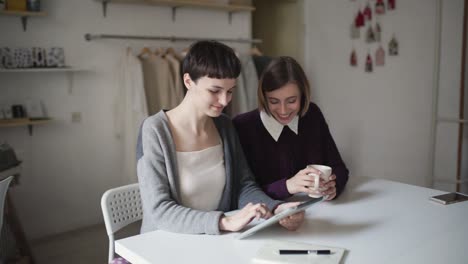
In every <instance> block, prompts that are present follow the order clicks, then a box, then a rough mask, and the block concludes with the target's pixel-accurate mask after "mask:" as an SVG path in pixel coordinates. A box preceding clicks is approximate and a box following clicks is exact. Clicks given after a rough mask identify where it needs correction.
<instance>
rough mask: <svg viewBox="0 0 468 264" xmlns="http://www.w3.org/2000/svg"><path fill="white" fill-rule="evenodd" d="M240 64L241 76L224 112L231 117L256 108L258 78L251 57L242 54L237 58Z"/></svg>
mask: <svg viewBox="0 0 468 264" xmlns="http://www.w3.org/2000/svg"><path fill="white" fill-rule="evenodd" d="M239 60H240V61H241V64H242V68H241V69H242V70H241V74H240V75H239V77H238V78H237V85H236V88H235V89H234V93H233V96H232V101H231V103H230V106H229V107H228V109H227V110H226V113H227V114H228V115H230V116H231V117H235V116H237V115H238V114H241V113H245V112H248V111H251V110H254V109H255V108H257V88H258V76H257V72H256V69H255V64H254V61H253V58H252V56H250V55H248V54H243V55H240V56H239Z"/></svg>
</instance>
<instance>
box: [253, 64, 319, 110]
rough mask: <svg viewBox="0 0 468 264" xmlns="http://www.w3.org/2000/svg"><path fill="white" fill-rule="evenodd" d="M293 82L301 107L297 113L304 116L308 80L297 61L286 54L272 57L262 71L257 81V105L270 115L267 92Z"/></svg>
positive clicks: (307, 106) (308, 94)
mask: <svg viewBox="0 0 468 264" xmlns="http://www.w3.org/2000/svg"><path fill="white" fill-rule="evenodd" d="M289 83H294V84H296V85H297V87H298V88H299V92H300V94H301V108H300V110H299V115H300V116H304V115H305V114H306V113H307V110H309V101H310V86H309V81H308V80H307V77H306V75H305V73H304V70H303V69H302V67H301V65H299V63H298V62H297V61H296V60H295V59H293V58H291V57H287V56H282V57H278V58H275V59H273V60H272V61H271V62H270V64H268V66H267V68H266V69H265V70H264V71H263V73H262V76H261V77H260V81H259V83H258V90H257V93H258V106H259V108H260V109H261V110H264V111H265V112H267V113H268V114H269V115H271V112H270V109H269V108H268V102H267V98H266V93H267V92H272V91H274V90H277V89H280V88H281V87H283V86H285V85H286V84H289Z"/></svg>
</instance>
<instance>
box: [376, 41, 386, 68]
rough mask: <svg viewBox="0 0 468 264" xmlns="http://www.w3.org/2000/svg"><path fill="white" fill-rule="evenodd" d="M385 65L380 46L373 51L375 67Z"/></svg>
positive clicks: (383, 54)
mask: <svg viewBox="0 0 468 264" xmlns="http://www.w3.org/2000/svg"><path fill="white" fill-rule="evenodd" d="M384 64H385V50H384V49H383V48H382V45H379V48H378V49H377V50H376V51H375V66H384Z"/></svg>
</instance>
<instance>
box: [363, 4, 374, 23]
mask: <svg viewBox="0 0 468 264" xmlns="http://www.w3.org/2000/svg"><path fill="white" fill-rule="evenodd" d="M362 14H363V15H364V18H365V19H366V20H367V21H369V22H370V21H371V20H372V10H371V8H370V5H369V2H367V5H366V8H364V11H362Z"/></svg>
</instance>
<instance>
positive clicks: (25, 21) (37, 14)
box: [0, 10, 47, 31]
mask: <svg viewBox="0 0 468 264" xmlns="http://www.w3.org/2000/svg"><path fill="white" fill-rule="evenodd" d="M46 15H47V13H46V12H42V11H38V12H30V11H14V10H2V11H0V16H18V17H21V24H22V25H23V31H26V28H27V25H28V18H29V17H42V16H46Z"/></svg>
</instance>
